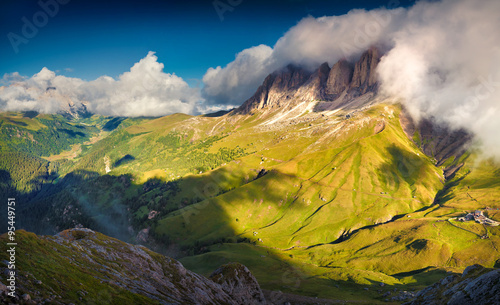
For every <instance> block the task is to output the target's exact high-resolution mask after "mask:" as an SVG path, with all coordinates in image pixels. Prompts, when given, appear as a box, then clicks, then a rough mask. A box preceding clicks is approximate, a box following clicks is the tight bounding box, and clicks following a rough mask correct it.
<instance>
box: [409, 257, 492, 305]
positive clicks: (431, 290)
mask: <svg viewBox="0 0 500 305" xmlns="http://www.w3.org/2000/svg"><path fill="white" fill-rule="evenodd" d="M405 304H406V305H417V304H418V305H438V304H448V305H467V304H471V305H472V304H500V269H496V270H491V269H486V268H483V267H482V266H480V265H473V266H469V267H467V268H466V269H465V270H464V272H463V274H462V275H461V276H460V275H456V274H455V275H450V276H448V277H446V278H444V279H442V280H441V281H439V282H437V283H436V284H434V285H432V286H429V287H427V288H425V289H424V290H422V291H420V292H419V293H417V295H416V299H415V300H413V301H411V302H409V303H405Z"/></svg>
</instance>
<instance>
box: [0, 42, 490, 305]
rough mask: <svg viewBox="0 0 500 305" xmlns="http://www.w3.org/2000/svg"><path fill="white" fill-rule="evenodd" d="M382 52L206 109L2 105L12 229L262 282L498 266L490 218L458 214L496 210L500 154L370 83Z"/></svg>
mask: <svg viewBox="0 0 500 305" xmlns="http://www.w3.org/2000/svg"><path fill="white" fill-rule="evenodd" d="M379 56H380V55H379V53H378V51H377V50H376V49H370V50H368V51H367V52H365V54H364V55H363V56H361V58H360V59H359V61H358V62H356V63H355V64H353V65H347V64H346V63H344V62H342V61H340V62H339V63H338V64H336V65H334V66H333V67H332V68H331V69H330V67H329V66H328V64H323V65H321V66H320V67H319V68H318V69H317V70H316V71H313V72H311V71H306V70H303V69H301V68H298V67H293V66H288V67H286V68H285V69H283V70H279V71H276V72H275V73H273V74H271V75H270V76H268V77H267V78H266V80H265V81H264V82H263V84H262V86H261V87H259V89H258V90H257V91H256V93H255V95H254V96H253V97H251V98H250V99H248V100H247V101H246V102H245V103H244V104H243V105H242V106H241V107H240V108H237V109H234V110H232V111H229V112H222V113H218V114H214V115H200V116H191V115H186V114H180V113H178V114H172V115H169V116H164V117H159V118H148V117H138V118H125V117H106V116H100V115H86V116H81V115H80V116H74V117H72V118H68V117H67V116H66V117H65V116H62V115H45V114H38V113H2V114H1V116H0V118H1V121H0V122H1V123H2V124H1V125H0V139H1V142H0V143H1V150H0V154H1V157H2V158H1V160H2V162H0V174H1V175H0V177H1V181H0V192H1V194H2V196H4V197H15V198H16V199H17V202H19V205H18V207H17V209H18V210H17V212H16V213H17V214H16V215H17V221H18V228H19V229H25V230H27V231H30V232H34V233H36V234H38V235H46V234H48V235H55V234H58V233H59V232H61V231H64V230H68V229H72V228H77V229H78V228H80V229H81V228H89V229H91V230H94V231H97V232H101V233H102V234H106V235H109V236H111V237H113V238H117V239H120V240H122V241H124V242H130V243H134V244H140V245H144V246H146V247H148V248H150V249H152V250H154V251H156V252H159V253H161V254H164V255H167V256H169V257H173V258H175V259H178V260H179V261H180V262H181V263H182V264H183V265H184V266H185V267H186V268H187V269H189V270H192V271H194V272H196V273H198V274H201V275H203V276H209V275H210V274H211V273H212V272H213V271H214V270H216V269H217V268H219V267H220V266H221V265H225V264H229V263H233V262H237V263H240V264H243V265H245V266H247V267H248V269H249V270H250V272H251V273H252V274H253V275H254V276H255V278H256V279H257V281H258V283H259V284H260V286H261V287H262V288H263V289H264V290H265V291H267V292H266V293H267V294H269V293H277V292H278V291H280V292H282V293H287V294H293V295H301V296H303V297H312V298H320V299H332V300H341V301H345V302H351V303H366V304H375V303H387V302H389V303H391V302H392V303H400V302H402V301H405V300H407V301H409V300H410V299H411V298H412V297H413V296H414V295H415V293H416V291H418V290H421V289H423V288H425V287H426V286H428V285H431V284H433V283H435V282H436V281H438V280H440V279H442V278H444V277H445V276H447V275H450V274H456V273H460V272H462V271H463V270H464V268H466V267H467V266H470V265H474V264H481V265H482V266H484V267H488V268H492V267H496V268H498V267H499V266H500V265H499V264H500V259H499V258H500V253H499V250H498V249H500V227H498V226H489V225H486V224H480V223H476V222H458V221H456V220H455V218H458V217H463V216H465V215H466V214H468V213H469V212H473V211H475V210H481V211H483V213H484V216H485V217H488V218H491V219H492V220H493V221H500V210H499V209H500V202H498V200H497V199H498V198H499V195H500V179H499V176H498V175H499V173H500V166H499V165H498V164H497V163H495V161H494V160H493V159H488V158H485V157H483V155H482V154H481V153H480V152H479V151H478V150H477V149H475V148H474V146H473V145H472V140H471V136H470V135H468V134H467V133H466V132H465V131H463V130H452V129H449V128H447V127H444V126H441V125H439V124H437V123H435V122H434V121H432V120H430V119H429V120H422V121H419V122H415V121H413V120H412V118H411V116H410V115H409V113H408V111H407V110H406V109H405V107H404V106H402V104H401V103H400V101H398V100H397V99H394V98H390V97H386V96H384V95H383V94H380V93H379V92H378V85H377V82H376V81H375V80H376V78H375V76H374V75H375V74H374V73H375V72H374V71H375V68H376V65H377V63H378V61H379ZM332 79H333V80H332ZM2 213H4V211H2ZM75 230H76V229H75ZM3 231H4V232H5V231H6V229H3ZM21 234H24V235H26V234H28V235H26V237H25V238H30V239H33V238H35V237H33V236H31V235H29V234H31V233H21ZM78 234H80V233H78ZM24 235H23V236H24ZM36 238H39V237H36ZM40 238H45V237H40ZM71 247H73V246H71ZM117 268H118V267H117ZM30 272H33V273H35V272H36V271H34V270H33V271H30ZM78 272H80V271H78ZM127 285H128V284H127ZM68 289H70V288H68ZM61 293H62V292H61ZM93 297H95V296H93ZM131 297H132V298H134V297H133V296H131ZM138 298H139V299H138V300H139V301H138V302H139V303H140V302H142V301H140V300H142V299H141V298H142V297H138Z"/></svg>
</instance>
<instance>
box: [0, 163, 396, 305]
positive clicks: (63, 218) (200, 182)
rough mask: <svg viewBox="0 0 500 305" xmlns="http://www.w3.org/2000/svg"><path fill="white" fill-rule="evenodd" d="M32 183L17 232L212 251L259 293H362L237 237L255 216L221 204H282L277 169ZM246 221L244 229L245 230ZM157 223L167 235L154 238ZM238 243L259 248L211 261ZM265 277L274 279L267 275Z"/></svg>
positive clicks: (71, 177) (23, 197)
mask: <svg viewBox="0 0 500 305" xmlns="http://www.w3.org/2000/svg"><path fill="white" fill-rule="evenodd" d="M2 177H3V178H2ZM38 178H39V179H38V180H37V181H40V182H41V183H42V185H41V188H40V189H39V190H37V191H35V192H32V193H24V194H19V195H18V196H19V198H18V202H19V206H18V207H19V211H18V212H19V213H18V214H16V216H17V219H18V220H19V222H18V224H19V227H17V228H18V229H20V228H24V229H26V230H28V231H32V232H35V233H37V234H55V233H58V232H60V231H62V230H65V229H68V228H73V227H75V226H83V227H87V228H90V229H93V230H96V231H99V232H102V233H104V234H106V235H109V236H112V237H115V238H119V239H122V240H124V241H128V242H130V241H135V242H137V243H141V244H145V245H147V246H149V247H151V248H153V249H154V250H156V251H159V252H162V253H164V254H168V255H170V256H172V253H173V254H177V255H179V256H192V257H194V255H204V254H210V255H212V253H213V255H215V256H211V259H210V262H211V263H217V264H218V265H220V264H221V263H227V262H230V261H238V262H241V263H249V262H250V263H251V264H253V265H252V266H250V270H252V271H253V272H254V273H255V274H257V276H258V280H261V282H262V283H264V288H267V289H273V290H282V291H287V292H290V293H297V294H305V295H309V296H312V297H316V296H319V297H321V296H322V295H323V294H322V293H321V292H320V291H318V289H317V287H322V288H324V289H331V288H332V287H334V286H338V288H335V289H338V291H341V290H342V289H349V290H352V291H353V294H352V295H353V299H354V298H355V297H354V295H355V293H359V292H361V291H363V290H362V289H363V287H367V286H363V285H358V284H355V283H353V282H350V281H340V280H338V281H335V280H330V279H327V278H324V277H321V278H320V277H318V276H317V275H313V274H309V273H307V270H303V269H300V268H299V267H296V266H294V265H293V264H292V263H290V262H288V261H285V260H284V259H283V258H282V257H283V255H284V253H285V252H280V251H277V250H274V249H271V248H264V247H262V246H260V245H259V241H258V238H257V237H249V238H247V237H246V238H243V237H242V236H241V233H242V232H241V231H237V230H236V228H235V225H234V224H235V222H236V223H238V225H239V226H241V227H250V228H252V224H253V223H259V221H255V222H252V221H253V220H254V219H256V217H260V216H261V215H251V214H240V215H239V216H238V219H234V216H230V215H229V214H228V213H227V212H226V209H225V204H227V203H229V202H232V203H237V202H238V201H242V200H245V201H248V202H253V203H254V205H255V206H260V205H261V204H262V209H264V208H265V210H268V209H269V208H268V207H269V206H271V207H274V208H277V207H278V206H279V203H280V202H281V201H282V200H283V199H284V198H282V195H283V194H280V193H279V192H276V191H274V190H275V187H276V185H277V183H287V182H286V181H282V180H283V179H285V178H286V177H284V176H280V175H279V173H278V172H275V171H270V172H268V173H267V174H266V175H263V176H262V175H261V176H258V170H256V172H255V176H254V177H251V178H250V179H245V177H235V176H234V174H233V173H232V172H231V171H229V170H227V169H225V168H219V169H217V170H214V171H212V172H211V173H210V175H208V176H207V175H196V176H187V177H185V178H182V179H179V180H176V181H169V182H165V181H163V180H160V179H150V180H148V181H146V182H145V183H142V184H136V183H134V178H133V177H132V176H131V175H120V176H111V175H99V174H98V173H96V172H92V171H83V170H78V171H74V172H72V173H70V174H67V175H66V176H64V177H60V178H58V179H56V180H55V181H54V182H53V183H49V182H46V181H47V180H46V179H41V177H38ZM0 179H2V180H0V181H2V182H4V183H9V179H10V176H9V175H8V173H5V171H0ZM230 179H233V180H235V181H238V183H239V185H238V187H237V189H234V184H228V183H226V182H227V181H228V180H230ZM44 181H45V182H44ZM288 183H290V184H293V183H294V182H288ZM247 184H252V185H247ZM264 194H265V196H264ZM263 198H265V200H264V202H263V200H262V199H263ZM302 205H304V203H302V202H301V201H299V200H296V199H293V202H292V203H291V204H290V205H289V207H288V209H294V208H300V207H301V206H302ZM153 212H154V213H153ZM285 213H286V211H285ZM165 219H166V220H165ZM164 222H166V224H167V225H165V223H164ZM245 222H248V223H249V225H248V226H245ZM261 224H262V223H261ZM160 225H162V226H163V227H164V228H167V230H166V231H163V232H160V233H158V232H155V229H156V228H158V227H159V226H160ZM131 228H133V230H131ZM143 229H150V230H149V233H147V232H145V231H142V232H141V230H143ZM255 229H259V228H255ZM132 231H134V232H132ZM247 231H248V230H247ZM250 232H251V230H250ZM138 233H139V234H138ZM247 233H248V232H247ZM148 234H149V239H148V238H147V236H148ZM237 243H238V244H241V245H249V246H250V247H251V248H253V249H257V250H256V251H254V252H245V253H226V256H217V252H216V251H214V249H216V247H218V245H221V246H224V245H227V244H237ZM174 246H176V247H178V248H180V249H181V252H179V251H178V252H176V253H174V252H172V251H171V247H174ZM210 251H214V252H210ZM263 256H264V257H263ZM263 260H271V262H272V264H270V265H269V268H265V270H264V269H263V267H261V266H260V264H259V262H261V261H263ZM216 267H218V266H215V268H216ZM215 268H213V269H215ZM264 271H265V272H264ZM266 273H271V274H272V276H271V277H268V276H267V275H266ZM388 289H389V287H387V289H385V288H384V289H383V290H384V291H386V290H388ZM374 293H375V292H374ZM379 295H380V296H381V293H378V292H377V293H375V294H374V296H375V297H378V296H379Z"/></svg>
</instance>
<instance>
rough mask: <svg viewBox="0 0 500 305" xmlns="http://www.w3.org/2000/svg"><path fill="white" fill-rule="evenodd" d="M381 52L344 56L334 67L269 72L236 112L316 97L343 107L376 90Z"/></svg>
mask: <svg viewBox="0 0 500 305" xmlns="http://www.w3.org/2000/svg"><path fill="white" fill-rule="evenodd" d="M380 56H381V53H380V51H379V50H378V49H377V48H374V47H372V48H370V49H369V50H367V51H366V52H364V53H363V54H362V55H361V57H360V59H359V60H358V61H357V62H355V63H350V62H348V61H347V60H345V59H341V60H340V61H338V62H337V63H335V64H334V65H333V67H332V68H331V69H330V67H329V65H328V63H326V62H325V63H323V64H321V65H320V66H319V67H318V68H317V69H316V70H315V71H314V72H313V73H310V72H308V71H307V70H306V69H304V68H301V67H298V66H295V65H288V66H286V67H285V68H283V69H281V70H278V71H275V72H273V73H271V74H270V75H269V76H267V77H266V79H265V80H264V82H263V83H262V85H261V86H260V87H259V88H258V89H257V91H256V92H255V94H254V95H253V96H252V97H251V98H250V99H248V100H247V101H246V102H245V103H244V104H243V105H242V106H241V107H240V108H239V109H237V110H236V111H235V112H237V113H243V114H245V113H250V112H252V111H254V110H259V109H263V108H270V109H271V108H280V107H282V106H284V105H290V106H293V105H292V104H293V103H298V102H304V101H315V100H322V101H336V103H335V105H336V107H340V106H342V105H345V104H347V103H349V102H350V101H351V100H353V99H355V98H357V97H359V96H362V95H365V94H367V93H376V91H377V88H378V82H377V73H376V69H377V65H378V63H379V61H380Z"/></svg>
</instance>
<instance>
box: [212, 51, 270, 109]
mask: <svg viewBox="0 0 500 305" xmlns="http://www.w3.org/2000/svg"><path fill="white" fill-rule="evenodd" d="M272 52H273V50H272V49H271V48H270V47H268V46H266V45H259V46H256V47H253V48H250V49H245V50H243V51H241V52H240V53H238V54H237V55H236V59H235V60H234V61H232V62H231V63H229V64H228V65H227V66H225V67H224V68H221V67H220V66H218V67H217V68H215V69H214V68H209V69H208V71H207V72H206V73H205V75H204V76H203V83H204V85H205V87H204V88H203V95H204V97H206V98H207V99H208V103H209V104H212V103H213V104H223V105H231V104H232V105H241V104H242V103H243V101H245V100H246V99H248V98H249V97H250V96H251V95H252V94H253V93H254V91H255V88H257V87H258V86H259V85H260V83H261V82H262V80H263V79H264V78H265V77H266V76H267V75H268V74H269V73H270V71H272V70H273V69H275V68H276V66H275V65H273V64H272V63H271V62H270V60H269V59H270V56H271V54H272Z"/></svg>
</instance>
